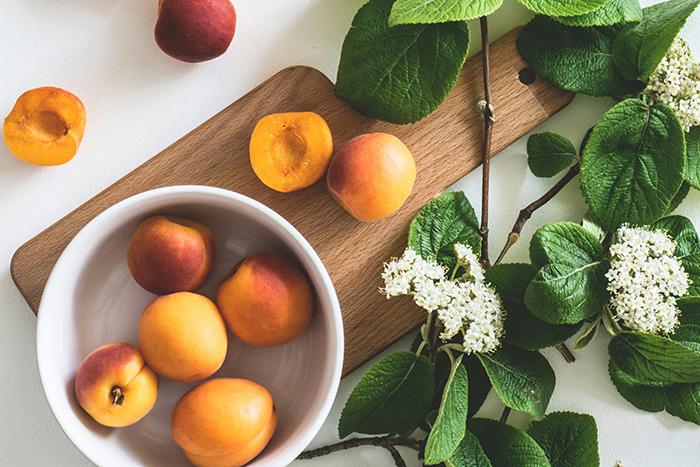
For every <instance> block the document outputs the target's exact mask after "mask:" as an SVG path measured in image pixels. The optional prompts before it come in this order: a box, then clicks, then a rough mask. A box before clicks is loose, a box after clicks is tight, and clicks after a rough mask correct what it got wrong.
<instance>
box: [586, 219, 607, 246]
mask: <svg viewBox="0 0 700 467" xmlns="http://www.w3.org/2000/svg"><path fill="white" fill-rule="evenodd" d="M589 214H590V213H589ZM581 227H583V229H584V230H587V231H589V232H590V233H592V234H593V236H594V237H595V238H596V239H598V241H599V242H600V243H603V240H605V236H606V233H605V230H603V228H602V227H601V226H599V225H598V224H596V223H595V221H593V219H591V218H590V217H589V215H586V216H585V217H584V218H583V220H582V221H581Z"/></svg>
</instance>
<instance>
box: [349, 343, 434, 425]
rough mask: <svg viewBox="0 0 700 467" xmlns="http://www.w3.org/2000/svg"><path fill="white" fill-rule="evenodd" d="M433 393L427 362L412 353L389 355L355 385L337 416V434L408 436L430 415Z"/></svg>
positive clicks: (429, 366) (430, 365)
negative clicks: (392, 434) (395, 434)
mask: <svg viewBox="0 0 700 467" xmlns="http://www.w3.org/2000/svg"><path fill="white" fill-rule="evenodd" d="M434 391H435V382H434V381H433V365H432V363H431V362H430V360H428V359H427V358H426V357H422V356H421V357H417V356H416V355H415V354H414V353H411V352H395V353H392V354H390V355H388V356H386V357H385V358H383V359H382V360H380V361H379V362H377V363H376V364H375V365H374V366H373V367H372V368H370V369H369V371H368V372H367V373H366V374H365V375H364V376H363V377H362V379H361V380H360V382H359V383H357V386H355V389H353V391H352V393H351V394H350V398H349V399H348V402H347V403H346V404H345V408H343V413H342V414H341V416H340V422H339V424H338V434H339V436H340V437H341V438H345V437H346V436H348V435H349V434H351V433H353V432H357V433H366V434H383V433H402V434H408V433H411V432H412V431H413V430H415V429H416V427H417V426H418V424H419V423H420V422H421V420H422V419H423V418H424V417H425V415H426V414H427V413H428V411H430V404H431V403H432V401H433V394H434Z"/></svg>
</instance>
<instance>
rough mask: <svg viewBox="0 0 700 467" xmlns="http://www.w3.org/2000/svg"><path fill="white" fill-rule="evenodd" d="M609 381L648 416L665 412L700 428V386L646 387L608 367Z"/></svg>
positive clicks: (621, 372) (623, 373)
mask: <svg viewBox="0 0 700 467" xmlns="http://www.w3.org/2000/svg"><path fill="white" fill-rule="evenodd" d="M608 370H609V372H610V379H611V380H612V382H613V384H614V385H615V388H616V389H617V391H618V392H619V393H620V395H621V396H622V397H624V398H625V399H626V400H627V401H628V402H629V403H631V404H632V405H634V406H635V407H637V408H638V409H641V410H645V411H647V412H660V411H662V410H664V409H665V410H666V411H667V412H668V413H669V414H671V415H674V416H676V417H679V418H681V419H683V420H685V421H688V422H692V423H695V424H698V425H700V383H692V384H663V383H654V384H643V383H641V382H639V381H637V380H635V379H634V378H632V377H631V376H629V375H628V374H626V373H625V372H623V371H622V370H620V369H619V368H617V367H616V366H615V364H614V363H613V362H612V360H611V361H610V362H609V364H608Z"/></svg>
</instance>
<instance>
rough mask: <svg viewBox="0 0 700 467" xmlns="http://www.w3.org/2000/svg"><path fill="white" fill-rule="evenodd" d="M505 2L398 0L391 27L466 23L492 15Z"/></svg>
mask: <svg viewBox="0 0 700 467" xmlns="http://www.w3.org/2000/svg"><path fill="white" fill-rule="evenodd" d="M502 3H503V0H396V3H394V6H393V8H392V9H391V16H390V17H389V25H390V26H396V25H399V24H433V23H448V22H450V21H466V20H470V19H475V18H478V17H480V16H486V15H490V14H491V13H493V12H494V11H496V10H498V8H500V6H501V4H502Z"/></svg>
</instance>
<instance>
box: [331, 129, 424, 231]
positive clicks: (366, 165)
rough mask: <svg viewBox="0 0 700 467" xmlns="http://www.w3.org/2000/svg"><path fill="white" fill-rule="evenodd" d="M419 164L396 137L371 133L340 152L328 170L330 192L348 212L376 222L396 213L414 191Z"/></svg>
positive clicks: (357, 139) (351, 142)
mask: <svg viewBox="0 0 700 467" xmlns="http://www.w3.org/2000/svg"><path fill="white" fill-rule="evenodd" d="M415 181H416V163H415V161H414V160H413V155H412V154H411V151H409V150H408V148H407V147H406V145H405V144H403V142H401V140H400V139H398V138H397V137H396V136H393V135H390V134H387V133H368V134H364V135H360V136H357V137H355V138H353V139H351V140H350V141H348V142H347V143H345V145H343V147H341V148H340V150H338V152H337V153H336V155H335V157H333V160H332V161H331V165H330V167H329V168H328V177H327V182H328V191H329V192H330V193H331V195H332V196H333V197H334V198H335V199H336V201H338V204H340V205H341V206H342V207H343V208H344V209H345V210H346V211H347V212H349V213H350V214H351V215H353V216H354V217H355V218H356V219H358V220H361V221H374V220H377V219H381V218H382V217H386V216H388V215H390V214H393V213H394V212H396V211H397V210H398V209H399V208H400V207H401V206H402V205H403V203H404V202H405V201H406V199H407V198H408V197H409V195H410V194H411V192H412V191H413V184H414V182H415Z"/></svg>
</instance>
